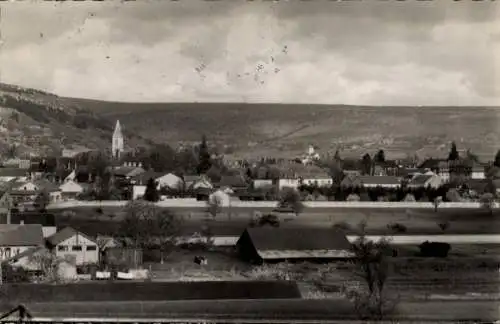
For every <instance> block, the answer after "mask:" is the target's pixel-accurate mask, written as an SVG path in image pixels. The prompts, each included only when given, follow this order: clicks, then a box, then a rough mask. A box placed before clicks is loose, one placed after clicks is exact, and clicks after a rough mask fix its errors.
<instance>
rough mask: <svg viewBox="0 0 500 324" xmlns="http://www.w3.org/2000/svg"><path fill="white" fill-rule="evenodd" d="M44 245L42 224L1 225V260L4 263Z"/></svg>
mask: <svg viewBox="0 0 500 324" xmlns="http://www.w3.org/2000/svg"><path fill="white" fill-rule="evenodd" d="M44 245H45V241H44V239H43V230H42V225H40V224H29V225H14V224H0V260H2V261H4V260H7V259H9V258H11V257H13V256H15V255H18V254H20V253H23V252H25V251H27V250H29V249H33V248H39V247H43V246H44Z"/></svg>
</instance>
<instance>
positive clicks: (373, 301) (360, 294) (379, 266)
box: [346, 222, 396, 320]
mask: <svg viewBox="0 0 500 324" xmlns="http://www.w3.org/2000/svg"><path fill="white" fill-rule="evenodd" d="M365 229H366V223H364V222H363V223H361V224H360V225H359V236H358V239H357V240H356V242H355V243H354V244H353V251H354V254H355V265H356V274H357V275H358V276H359V277H360V278H361V279H362V282H363V283H364V286H365V287H363V288H361V289H348V290H346V294H347V297H348V298H349V299H351V300H352V301H353V302H354V307H355V309H356V312H357V314H358V315H359V317H360V318H362V319H369V320H380V319H382V318H383V317H384V316H385V315H387V313H390V312H391V311H392V310H393V309H394V307H395V304H396V303H395V300H394V299H392V298H391V297H390V296H389V294H388V293H386V291H385V284H386V282H387V278H388V276H389V272H390V266H389V260H388V253H389V252H390V250H391V249H390V245H389V242H388V241H387V239H385V238H382V239H381V240H380V241H378V242H374V241H370V240H368V239H367V238H366V230H365Z"/></svg>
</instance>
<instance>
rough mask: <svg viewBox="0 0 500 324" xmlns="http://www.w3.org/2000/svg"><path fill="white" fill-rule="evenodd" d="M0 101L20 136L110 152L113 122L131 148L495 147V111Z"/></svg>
mask: <svg viewBox="0 0 500 324" xmlns="http://www.w3.org/2000/svg"><path fill="white" fill-rule="evenodd" d="M0 100H1V104H0V107H2V109H1V110H0V113H2V114H3V116H4V118H3V120H4V121H5V120H9V123H11V124H16V125H14V126H16V127H17V131H18V132H20V133H22V134H23V135H24V134H26V133H28V128H32V126H36V127H39V128H41V129H45V130H46V131H47V132H48V131H50V132H51V135H50V136H49V137H51V138H52V139H53V140H57V141H61V139H64V138H65V140H63V142H64V144H71V143H75V144H83V145H86V146H88V147H96V148H108V147H109V143H110V136H111V132H112V128H113V125H114V123H115V121H116V119H119V120H120V122H121V124H122V127H123V128H124V130H125V135H126V136H127V139H126V142H127V143H128V144H130V145H131V146H134V145H143V144H145V143H146V144H147V143H151V142H158V143H168V144H170V145H172V146H177V145H179V144H182V143H186V144H189V143H196V142H199V140H200V138H201V136H202V135H203V134H205V135H206V136H207V138H208V140H209V142H211V143H213V144H217V145H218V146H219V147H221V148H224V149H225V151H226V153H227V154H229V155H237V156H240V157H245V156H249V155H253V156H256V155H257V156H261V155H278V156H283V157H289V156H293V155H295V154H300V153H303V152H304V151H305V149H306V148H307V146H308V145H309V144H314V145H316V146H318V147H319V148H320V149H319V151H323V152H325V151H334V150H335V149H336V148H341V149H342V150H343V153H342V154H343V155H345V156H347V155H360V154H362V153H363V152H366V151H368V152H375V151H376V150H378V149H380V148H382V149H384V150H385V151H386V154H387V155H388V156H392V157H399V156H405V155H406V154H415V153H418V154H419V155H421V156H426V155H427V156H438V155H445V154H446V153H447V151H448V146H449V142H450V141H452V140H455V141H456V142H457V145H458V147H459V149H464V150H465V149H471V150H472V151H473V152H474V153H476V154H477V155H479V156H480V157H482V158H483V159H490V158H491V157H492V156H493V155H494V154H495V152H496V151H497V149H499V148H500V143H499V140H500V127H498V125H499V122H500V119H499V117H500V109H497V108H493V107H366V106H363V107H361V106H346V105H293V104H245V103H122V102H105V101H98V100H89V99H78V98H65V97H59V96H56V95H53V94H50V93H46V92H42V91H38V90H34V89H26V88H21V87H17V86H12V85H6V84H0ZM13 111H15V112H17V114H19V115H20V116H21V120H20V121H19V122H17V123H15V122H14V121H12V120H14V119H15V118H14V117H12V116H10V115H9V114H12V112H13ZM0 117H1V116H0ZM18 119H19V118H18ZM36 127H35V128H36ZM7 133H9V132H7ZM11 133H12V132H11ZM0 136H2V137H5V136H6V132H5V131H4V132H3V133H0ZM2 137H0V140H2ZM3 140H4V139H3Z"/></svg>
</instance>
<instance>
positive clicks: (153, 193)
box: [144, 178, 160, 202]
mask: <svg viewBox="0 0 500 324" xmlns="http://www.w3.org/2000/svg"><path fill="white" fill-rule="evenodd" d="M156 186H157V183H156V181H155V180H154V179H153V178H150V179H149V180H148V183H147V184H146V191H145V192H144V200H147V201H152V202H157V201H158V200H160V193H159V192H158V189H157V188H156Z"/></svg>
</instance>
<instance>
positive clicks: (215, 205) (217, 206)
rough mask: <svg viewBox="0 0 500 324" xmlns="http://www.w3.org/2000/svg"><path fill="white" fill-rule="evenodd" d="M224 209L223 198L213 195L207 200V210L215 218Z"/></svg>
mask: <svg viewBox="0 0 500 324" xmlns="http://www.w3.org/2000/svg"><path fill="white" fill-rule="evenodd" d="M221 211H222V198H221V197H219V196H217V195H212V196H210V197H209V198H208V200H207V212H208V214H209V215H210V216H212V218H213V219H215V218H216V217H217V215H218V214H219V213H220V212H221Z"/></svg>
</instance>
